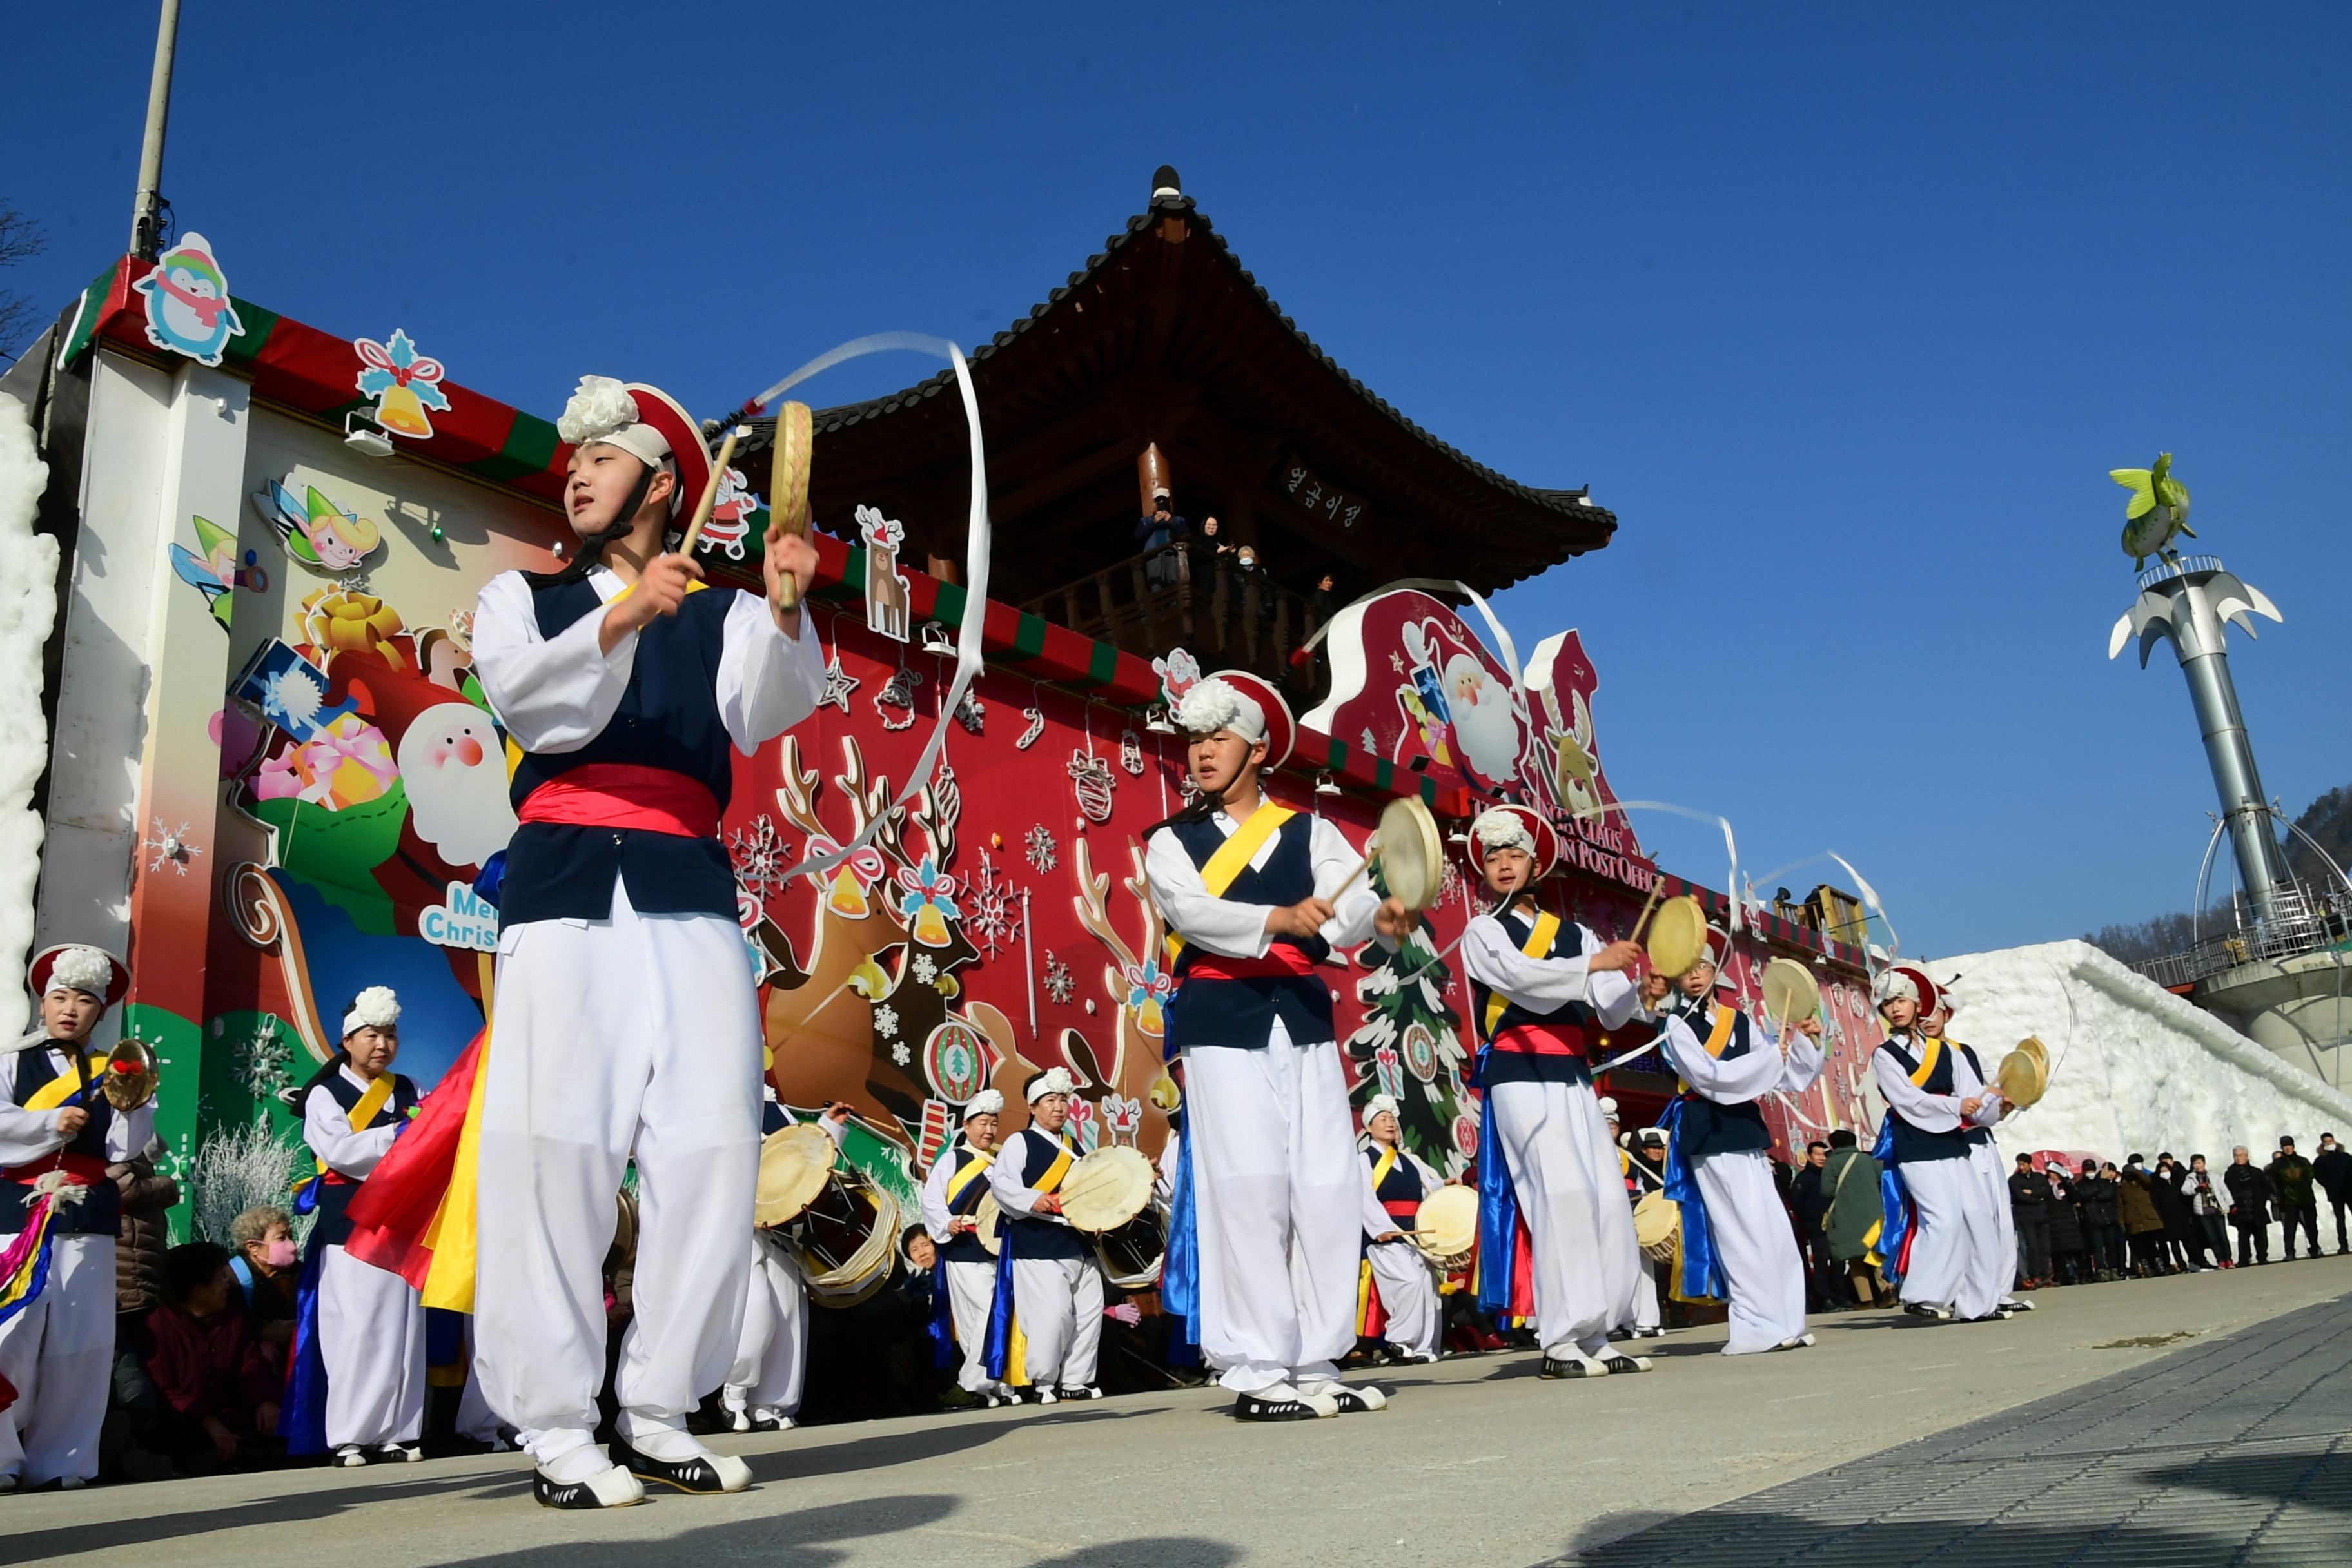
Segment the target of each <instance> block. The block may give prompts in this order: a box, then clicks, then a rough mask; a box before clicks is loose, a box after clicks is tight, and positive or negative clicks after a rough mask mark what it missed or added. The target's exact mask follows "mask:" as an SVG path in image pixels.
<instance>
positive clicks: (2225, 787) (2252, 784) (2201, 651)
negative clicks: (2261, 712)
mask: <svg viewBox="0 0 2352 1568" xmlns="http://www.w3.org/2000/svg"><path fill="white" fill-rule="evenodd" d="M2170 589H2171V597H2172V599H2173V602H2174V605H2175V606H2176V607H2175V610H2174V613H2173V617H2172V622H2171V627H2172V647H2173V652H2174V654H2175V655H2176V656H2177V657H2178V658H2179V660H2180V672H2181V674H2182V676H2183V677H2185V678H2186V679H2187V680H2188V682H2189V702H2190V704H2191V705H2192V706H2193V707H2194V708H2195V709H2196V710H2197V722H2198V728H2199V729H2200V731H2203V735H2204V741H2205V761H2206V763H2207V765H2208V766H2210V768H2211V769H2212V772H2213V788H2214V792H2215V793H2216V794H2217V795H2220V796H2221V814H2222V820H2223V821H2225V822H2226V823H2228V824H2229V828H2230V843H2231V848H2232V849H2234V850H2235V851H2236V855H2237V861H2238V880H2239V884H2240V885H2241V886H2242V887H2243V888H2244V889H2245V892H2246V901H2247V902H2248V903H2249V904H2251V905H2252V907H2253V914H2254V916H2255V918H2256V919H2258V920H2263V921H2268V920H2270V919H2271V918H2272V917H2273V914H2274V913H2275V912H2276V905H2277V899H2278V887H2279V884H2280V883H2282V882H2284V880H2285V879H2286V867H2285V864H2284V858H2282V857H2281V856H2280V854H2279V849H2278V842H2277V840H2276V839H2275V838H2274V837H2272V834H2271V825H2270V805H2269V803H2268V801H2267V799H2266V798H2265V797H2264V795H2263V783H2262V775H2261V774H2260V773H2256V772H2255V770H2254V748H2253V744H2252V742H2251V741H2249V740H2248V739H2247V736H2246V721H2245V719H2244V718H2243V716H2242V715H2241V714H2240V712H2239V710H2238V691H2237V686H2236V684H2235V683H2234V682H2233V681H2231V679H2230V664H2229V658H2230V655H2229V647H2228V644H2227V643H2226V642H2225V641H2224V640H2223V637H2224V634H2223V632H2222V629H2221V620H2220V618H2219V617H2218V616H2215V615H2214V613H2213V609H2212V605H2211V604H2210V601H2209V600H2208V598H2207V597H2206V595H2205V592H2204V584H2202V583H2201V582H2200V581H2198V580H2197V579H2195V578H2193V577H2191V576H2189V575H2188V574H2183V575H2181V576H2179V577H2176V578H2174V579H2173V581H2172V583H2171V584H2170Z"/></svg>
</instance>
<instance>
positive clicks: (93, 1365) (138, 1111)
mask: <svg viewBox="0 0 2352 1568" xmlns="http://www.w3.org/2000/svg"><path fill="white" fill-rule="evenodd" d="M26 982H27V984H30V985H31V987H32V991H33V995H34V996H35V998H36V999H37V1006H38V1010H39V1016H38V1017H37V1020H36V1021H35V1023H34V1026H33V1029H32V1032H31V1033H29V1034H27V1035H26V1037H24V1038H22V1039H20V1040H18V1041H17V1042H16V1043H15V1044H14V1045H11V1046H7V1047H0V1384H5V1385H7V1386H10V1387H13V1388H14V1389H15V1390H16V1398H15V1400H14V1401H13V1402H12V1403H10V1404H9V1405H6V1406H5V1408H0V1492H7V1491H15V1490H16V1489H19V1488H24V1489H32V1488H35V1487H44V1486H58V1487H79V1486H82V1485H85V1484H86V1483H88V1482H89V1481H91V1480H93V1479H96V1478H97V1476H98V1433H99V1427H100V1425H101V1424H102V1423H103V1422H104V1420H105V1418H106V1399H107V1393H108V1390H109V1389H110V1387H111V1386H112V1382H111V1375H110V1374H111V1369H112V1366H113V1363H114V1305H115V1297H114V1284H115V1281H114V1238H115V1232H116V1229H117V1228H118V1226H119V1222H120V1217H121V1191H120V1189H118V1188H117V1187H116V1186H115V1184H114V1181H113V1179H112V1178H111V1177H110V1176H109V1175H108V1174H107V1173H106V1167H107V1166H108V1165H109V1164H110V1163H119V1162H121V1161H124V1160H129V1159H131V1158H132V1157H133V1156H135V1155H136V1154H138V1152H140V1151H141V1150H142V1149H144V1148H146V1147H147V1142H148V1140H149V1139H151V1138H152V1137H153V1136H154V1132H155V1110H154V1106H153V1105H152V1102H151V1100H152V1092H153V1079H152V1076H150V1077H149V1078H148V1079H147V1082H146V1095H145V1096H134V1095H129V1094H119V1093H109V1092H107V1088H108V1084H109V1082H110V1068H112V1066H113V1065H114V1063H116V1062H119V1061H121V1060H122V1059H123V1058H122V1057H121V1055H120V1054H119V1053H118V1054H117V1055H116V1056H115V1057H112V1058H110V1057H109V1056H108V1055H107V1054H106V1053H104V1052H99V1053H95V1054H93V1053H92V1052H91V1051H90V1049H89V1036H90V1031H91V1030H93V1029H95V1028H97V1027H98V1024H99V1020H100V1019H101V1018H103V1017H104V1016H106V1011H107V1009H108V1008H110V1007H111V1006H113V1005H115V1004H116V1003H118V1002H120V1001H121V1000H122V998H123V996H124V995H125V994H128V993H129V991H130V989H131V972H130V971H129V970H128V969H126V968H124V967H123V965H122V961H121V959H119V958H116V957H115V956H114V955H113V954H112V953H110V952H103V951H101V950H100V949H98V948H95V947H82V946H62V947H52V948H50V949H48V950H47V951H46V952H41V953H39V954H37V955H36V956H35V958H34V959H33V962H32V965H31V967H30V969H29V970H28V971H27V973H26ZM118 1099H121V1100H136V1103H135V1104H132V1105H131V1106H130V1108H128V1109H125V1108H123V1107H122V1106H119V1105H118V1104H116V1103H115V1101H116V1100H118Z"/></svg>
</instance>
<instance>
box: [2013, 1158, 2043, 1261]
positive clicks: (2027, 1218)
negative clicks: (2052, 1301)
mask: <svg viewBox="0 0 2352 1568" xmlns="http://www.w3.org/2000/svg"><path fill="white" fill-rule="evenodd" d="M2050 1204H2051V1196H2050V1178H2049V1177H2047V1176H2045V1175H2043V1174H2042V1173H2041V1172H2039V1171H2037V1170H2035V1169H2034V1168H2033V1156H2032V1155H2031V1154H2020V1155H2019V1156H2018V1157H2017V1169H2016V1170H2014V1171H2012V1172H2011V1173H2010V1175H2009V1213H2010V1217H2011V1219H2012V1220H2014V1221H2015V1222H2016V1224H2017V1251H2018V1272H2019V1273H2020V1274H2021V1275H2023V1276H2024V1278H2023V1279H2021V1280H2020V1281H2019V1288H2020V1289H2026V1290H2038V1289H2041V1288H2042V1286H2044V1285H2047V1284H2048V1283H2050Z"/></svg>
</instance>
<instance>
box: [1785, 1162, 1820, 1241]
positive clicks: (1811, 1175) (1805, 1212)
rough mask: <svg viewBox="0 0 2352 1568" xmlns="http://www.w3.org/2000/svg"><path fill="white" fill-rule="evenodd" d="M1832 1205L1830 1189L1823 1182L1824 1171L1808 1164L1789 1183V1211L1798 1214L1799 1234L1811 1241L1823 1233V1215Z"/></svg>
mask: <svg viewBox="0 0 2352 1568" xmlns="http://www.w3.org/2000/svg"><path fill="white" fill-rule="evenodd" d="M1829 1206H1830V1194H1829V1189H1828V1188H1827V1187H1825V1186H1823V1185H1822V1173H1821V1172H1820V1171H1817V1170H1815V1169H1814V1168H1813V1167H1812V1166H1811V1165H1810V1164H1809V1165H1806V1166H1804V1167H1803V1168H1802V1169H1801V1170H1800V1171H1798V1173H1797V1179H1796V1180H1795V1181H1794V1182H1792V1183H1790V1185H1789V1212H1790V1214H1792V1215H1795V1216H1796V1219H1797V1234H1798V1235H1799V1236H1800V1237H1803V1238H1805V1239H1806V1240H1808V1241H1810V1240H1811V1239H1812V1238H1813V1237H1817V1236H1819V1235H1821V1234H1822V1215H1823V1214H1825V1213H1827V1212H1828V1210H1829Z"/></svg>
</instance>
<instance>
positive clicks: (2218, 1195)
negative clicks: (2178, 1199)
mask: <svg viewBox="0 0 2352 1568" xmlns="http://www.w3.org/2000/svg"><path fill="white" fill-rule="evenodd" d="M2226 1191H2227V1189H2226V1187H2225V1186H2224V1185H2223V1184H2221V1183H2219V1182H2217V1181H2215V1180H2214V1179H2213V1173H2212V1172H2211V1171H2210V1170H2208V1171H2183V1172H2181V1173H2180V1195H2181V1196H2182V1197H2184V1198H2186V1199H2188V1200H2189V1213H2190V1214H2192V1215H2197V1216H2198V1218H2199V1220H2200V1223H2201V1222H2202V1220H2203V1218H2204V1216H2205V1215H2218V1214H2227V1213H2228V1212H2229V1209H2230V1201H2229V1199H2228V1198H2227V1197H2226V1196H2225V1195H2224V1194H2225V1192H2226Z"/></svg>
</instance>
